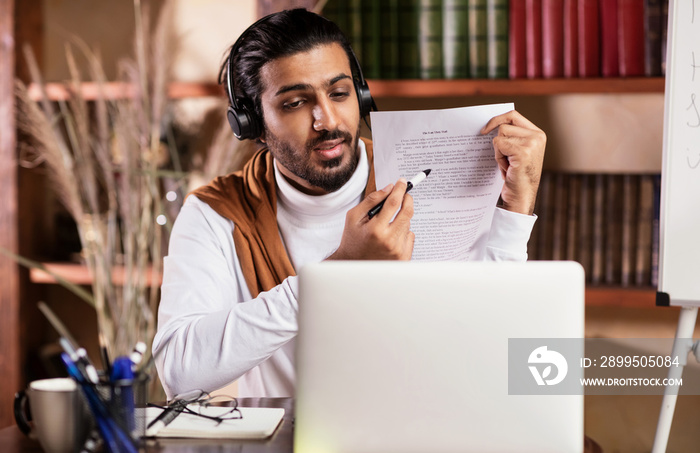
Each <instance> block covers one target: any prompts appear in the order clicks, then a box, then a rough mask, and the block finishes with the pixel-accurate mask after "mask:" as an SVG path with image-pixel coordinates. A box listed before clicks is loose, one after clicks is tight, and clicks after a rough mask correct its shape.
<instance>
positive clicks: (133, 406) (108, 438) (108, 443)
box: [90, 377, 150, 453]
mask: <svg viewBox="0 0 700 453" xmlns="http://www.w3.org/2000/svg"><path fill="white" fill-rule="evenodd" d="M149 381H150V379H149V378H148V377H143V378H136V379H121V380H118V381H114V382H106V381H101V382H100V383H99V384H97V385H95V390H96V393H97V395H98V396H99V400H101V401H102V403H103V407H104V408H105V409H106V410H105V411H102V412H101V413H98V412H100V411H99V410H96V408H95V405H94V404H92V405H90V409H91V411H92V415H93V417H94V418H95V425H96V426H97V428H98V432H99V434H100V437H102V440H103V441H104V444H105V451H106V452H110V453H116V452H122V451H126V452H128V451H132V449H131V448H130V447H127V448H123V447H124V445H123V444H124V443H126V442H128V441H131V444H132V445H131V447H138V445H139V444H140V442H141V438H142V437H144V436H145V434H146V415H145V412H146V405H147V402H148V384H149ZM105 418H109V419H110V420H105ZM119 430H121V433H119V432H117V431H119ZM115 446H116V448H115ZM115 449H116V451H115Z"/></svg>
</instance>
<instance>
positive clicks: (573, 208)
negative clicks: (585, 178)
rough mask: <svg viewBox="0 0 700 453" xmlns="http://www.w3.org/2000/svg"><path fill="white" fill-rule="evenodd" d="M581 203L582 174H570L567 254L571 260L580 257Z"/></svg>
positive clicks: (567, 257)
mask: <svg viewBox="0 0 700 453" xmlns="http://www.w3.org/2000/svg"><path fill="white" fill-rule="evenodd" d="M580 203H581V176H580V175H569V184H568V200H567V219H566V256H565V258H566V259H567V260H569V261H575V260H577V259H579V255H580V254H579V247H578V245H579V242H578V239H579V231H580V229H581V225H580V224H581V222H582V221H583V219H582V218H580V212H581V208H580V206H579V205H580Z"/></svg>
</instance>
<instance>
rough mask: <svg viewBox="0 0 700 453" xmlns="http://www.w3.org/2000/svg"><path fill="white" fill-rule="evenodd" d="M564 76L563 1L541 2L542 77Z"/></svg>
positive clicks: (550, 0) (549, 0) (546, 0)
mask: <svg viewBox="0 0 700 453" xmlns="http://www.w3.org/2000/svg"><path fill="white" fill-rule="evenodd" d="M563 75H564V0H542V76H543V77H545V78H553V77H562V76H563Z"/></svg>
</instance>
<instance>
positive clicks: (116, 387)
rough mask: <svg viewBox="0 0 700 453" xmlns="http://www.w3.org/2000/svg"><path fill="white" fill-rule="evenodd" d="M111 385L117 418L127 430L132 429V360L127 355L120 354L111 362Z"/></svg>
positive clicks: (133, 425) (133, 411) (133, 421)
mask: <svg viewBox="0 0 700 453" xmlns="http://www.w3.org/2000/svg"><path fill="white" fill-rule="evenodd" d="M109 379H110V384H111V386H112V404H113V405H115V406H116V409H117V414H118V416H119V418H120V419H121V420H122V421H123V422H124V426H125V427H126V428H127V429H128V430H129V432H133V431H134V427H135V425H136V423H135V420H134V416H135V405H134V389H133V383H134V362H132V361H131V359H130V358H129V357H126V356H120V357H117V358H116V359H115V360H114V362H112V370H111V374H110V376H109Z"/></svg>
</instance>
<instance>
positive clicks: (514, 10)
mask: <svg viewBox="0 0 700 453" xmlns="http://www.w3.org/2000/svg"><path fill="white" fill-rule="evenodd" d="M508 8H509V12H508V24H509V30H508V76H509V77H510V78H511V79H521V78H525V77H527V41H526V40H527V37H526V34H525V0H510V5H509V6H508Z"/></svg>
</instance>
